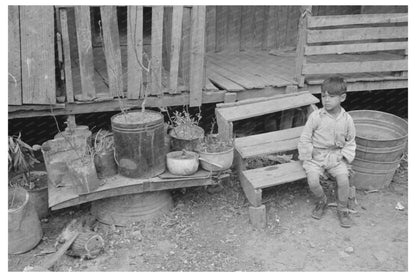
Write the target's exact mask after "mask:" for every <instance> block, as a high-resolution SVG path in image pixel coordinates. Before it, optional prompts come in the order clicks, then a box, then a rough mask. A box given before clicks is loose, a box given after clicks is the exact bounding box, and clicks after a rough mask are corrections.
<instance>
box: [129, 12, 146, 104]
mask: <svg viewBox="0 0 416 277" xmlns="http://www.w3.org/2000/svg"><path fill="white" fill-rule="evenodd" d="M142 65H143V7H142V6H127V74H128V75H127V98H128V99H139V98H140V96H142V97H141V98H143V96H144V95H143V93H144V92H143V69H142ZM146 74H147V73H146Z"/></svg>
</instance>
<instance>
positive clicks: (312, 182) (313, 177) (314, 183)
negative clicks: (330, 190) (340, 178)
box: [307, 172, 321, 187]
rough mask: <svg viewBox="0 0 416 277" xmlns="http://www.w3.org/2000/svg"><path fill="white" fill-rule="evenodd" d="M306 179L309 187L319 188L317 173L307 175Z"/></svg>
mask: <svg viewBox="0 0 416 277" xmlns="http://www.w3.org/2000/svg"><path fill="white" fill-rule="evenodd" d="M307 179H308V185H309V187H319V186H320V185H321V184H320V182H319V173H315V172H313V173H312V172H309V173H308V174H307Z"/></svg>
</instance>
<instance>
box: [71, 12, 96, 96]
mask: <svg viewBox="0 0 416 277" xmlns="http://www.w3.org/2000/svg"><path fill="white" fill-rule="evenodd" d="M74 9H75V25H76V30H77V40H78V57H79V66H80V74H81V89H82V95H83V96H84V97H85V98H93V97H95V86H94V57H93V52H92V41H91V19H90V7H89V6H75V8H74Z"/></svg>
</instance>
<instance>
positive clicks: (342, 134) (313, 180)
mask: <svg viewBox="0 0 416 277" xmlns="http://www.w3.org/2000/svg"><path fill="white" fill-rule="evenodd" d="M321 91H322V94H321V96H322V105H323V108H321V109H318V110H316V111H314V112H312V113H311V114H310V116H309V118H308V120H307V122H306V125H305V127H304V129H303V132H302V134H301V136H300V139H299V144H298V151H299V160H301V161H302V165H303V168H304V169H305V171H306V176H307V179H308V185H309V188H310V190H311V191H312V193H313V194H314V195H315V197H316V198H317V204H316V206H315V208H314V210H313V211H312V217H313V218H316V219H321V218H322V216H323V215H324V213H325V209H326V208H327V198H326V195H325V193H324V191H323V189H322V186H321V184H320V181H319V176H320V175H323V174H324V172H325V171H326V172H328V173H329V174H331V175H332V176H333V177H335V179H336V182H337V186H338V206H337V214H338V218H339V220H340V224H341V226H342V227H345V228H348V227H351V223H352V222H351V218H350V216H349V214H348V207H347V203H348V196H349V186H350V184H349V179H348V168H349V164H350V163H351V162H352V161H353V160H354V157H355V148H356V144H355V127H354V122H353V120H352V118H351V116H350V115H349V114H348V113H347V112H345V110H344V109H343V108H342V107H341V103H342V102H344V100H345V98H346V91H347V86H346V83H345V82H344V80H343V79H342V78H340V77H331V78H329V79H326V80H325V81H324V82H323V83H322V86H321Z"/></svg>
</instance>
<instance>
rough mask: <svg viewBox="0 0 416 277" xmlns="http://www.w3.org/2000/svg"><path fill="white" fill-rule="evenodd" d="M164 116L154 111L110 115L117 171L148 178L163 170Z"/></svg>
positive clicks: (126, 175) (121, 173) (129, 175)
mask: <svg viewBox="0 0 416 277" xmlns="http://www.w3.org/2000/svg"><path fill="white" fill-rule="evenodd" d="M163 123H164V118H163V116H162V114H161V113H158V112H154V111H148V110H146V111H144V112H142V111H131V112H127V113H120V114H116V115H114V116H113V117H112V118H111V128H112V131H113V136H114V147H115V160H116V163H117V165H118V172H119V174H120V175H122V176H125V177H129V178H151V177H155V176H157V175H159V174H161V173H163V172H164V171H165V167H166V163H165V132H164V125H163Z"/></svg>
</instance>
